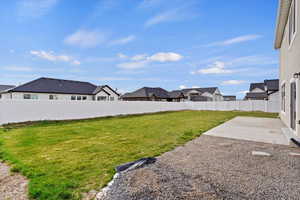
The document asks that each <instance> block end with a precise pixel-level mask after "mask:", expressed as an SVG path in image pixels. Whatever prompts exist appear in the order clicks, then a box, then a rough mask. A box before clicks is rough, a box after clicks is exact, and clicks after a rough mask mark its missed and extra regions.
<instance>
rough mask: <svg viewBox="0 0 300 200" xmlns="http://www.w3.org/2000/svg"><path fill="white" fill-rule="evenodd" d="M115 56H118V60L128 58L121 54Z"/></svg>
mask: <svg viewBox="0 0 300 200" xmlns="http://www.w3.org/2000/svg"><path fill="white" fill-rule="evenodd" d="M117 56H118V58H120V59H125V58H128V56H126V55H125V54H123V53H118V54H117Z"/></svg>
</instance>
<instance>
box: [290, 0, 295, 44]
mask: <svg viewBox="0 0 300 200" xmlns="http://www.w3.org/2000/svg"><path fill="white" fill-rule="evenodd" d="M296 14H297V12H296V1H295V0H294V1H293V2H292V5H291V8H290V15H289V44H290V45H291V44H292V42H293V39H294V37H295V35H296V31H297V27H296V26H297V25H296V19H297V16H296Z"/></svg>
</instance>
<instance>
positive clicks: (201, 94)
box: [180, 87, 223, 101]
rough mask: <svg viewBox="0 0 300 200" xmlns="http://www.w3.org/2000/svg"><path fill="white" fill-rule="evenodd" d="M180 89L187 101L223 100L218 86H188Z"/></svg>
mask: <svg viewBox="0 0 300 200" xmlns="http://www.w3.org/2000/svg"><path fill="white" fill-rule="evenodd" d="M180 91H182V92H183V94H184V97H185V99H186V100H187V101H223V96H222V94H221V92H220V90H219V88H217V87H207V88H186V89H182V90H180Z"/></svg>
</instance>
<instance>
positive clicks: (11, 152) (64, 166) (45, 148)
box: [0, 111, 278, 199]
mask: <svg viewBox="0 0 300 200" xmlns="http://www.w3.org/2000/svg"><path fill="white" fill-rule="evenodd" d="M277 115H278V114H275V113H262V112H222V111H181V112H166V113H157V114H147V115H136V116H121V117H110V118H99V119H90V120H79V121H61V122H36V123H31V124H24V125H22V124H16V125H6V126H4V127H2V128H0V159H2V160H5V161H6V162H7V163H9V164H11V166H12V171H13V172H21V173H22V174H23V175H25V176H26V177H27V178H28V179H29V180H30V183H29V196H30V197H31V198H34V199H80V198H81V195H82V194H83V193H85V192H88V191H90V190H91V189H98V190H99V189H100V188H101V187H103V186H105V184H107V183H108V182H109V181H110V180H111V178H112V176H113V175H114V173H115V171H114V167H116V166H117V165H119V164H123V163H126V162H129V161H133V160H136V159H139V158H142V157H153V156H158V155H161V154H162V153H164V152H167V151H170V150H172V149H173V148H175V147H176V146H179V145H183V144H184V143H186V142H187V141H189V140H192V139H193V138H195V137H198V136H200V135H201V134H202V133H203V132H205V131H207V130H209V129H211V128H213V127H215V126H217V125H219V124H221V123H224V122H226V121H228V120H230V119H232V118H234V117H236V116H254V117H277Z"/></svg>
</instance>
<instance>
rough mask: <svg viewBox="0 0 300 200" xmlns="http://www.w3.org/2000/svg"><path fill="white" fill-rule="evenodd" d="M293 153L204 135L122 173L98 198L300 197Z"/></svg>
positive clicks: (299, 161) (299, 168) (299, 169)
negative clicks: (103, 194)
mask: <svg viewBox="0 0 300 200" xmlns="http://www.w3.org/2000/svg"><path fill="white" fill-rule="evenodd" d="M253 151H259V152H266V153H269V154H271V156H263V155H253V154H252V152H253ZM291 153H294V154H291ZM295 153H296V154H295ZM297 153H298V154H299V153H300V148H293V147H289V146H284V145H272V144H266V143H258V142H249V141H241V140H233V139H225V138H220V137H213V136H205V135H203V136H201V137H199V138H197V139H195V140H193V141H191V142H189V143H187V144H186V145H185V146H183V147H178V148H176V149H175V150H173V151H171V152H167V153H165V154H163V155H162V156H160V157H158V161H157V162H156V163H155V164H151V165H148V166H146V167H144V168H141V169H137V170H133V171H129V172H126V173H123V174H121V175H120V176H119V177H118V178H116V179H115V181H114V183H113V185H112V186H111V187H110V190H109V191H108V193H107V196H106V197H105V198H102V199H101V200H152V199H153V200H154V199H155V200H165V199H166V200H167V199H174V200H181V199H182V200H183V199H184V200H198V199H208V200H210V199H213V200H215V199H240V200H243V199H257V200H263V199H299V197H300V189H299V188H300V156H299V155H297Z"/></svg>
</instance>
